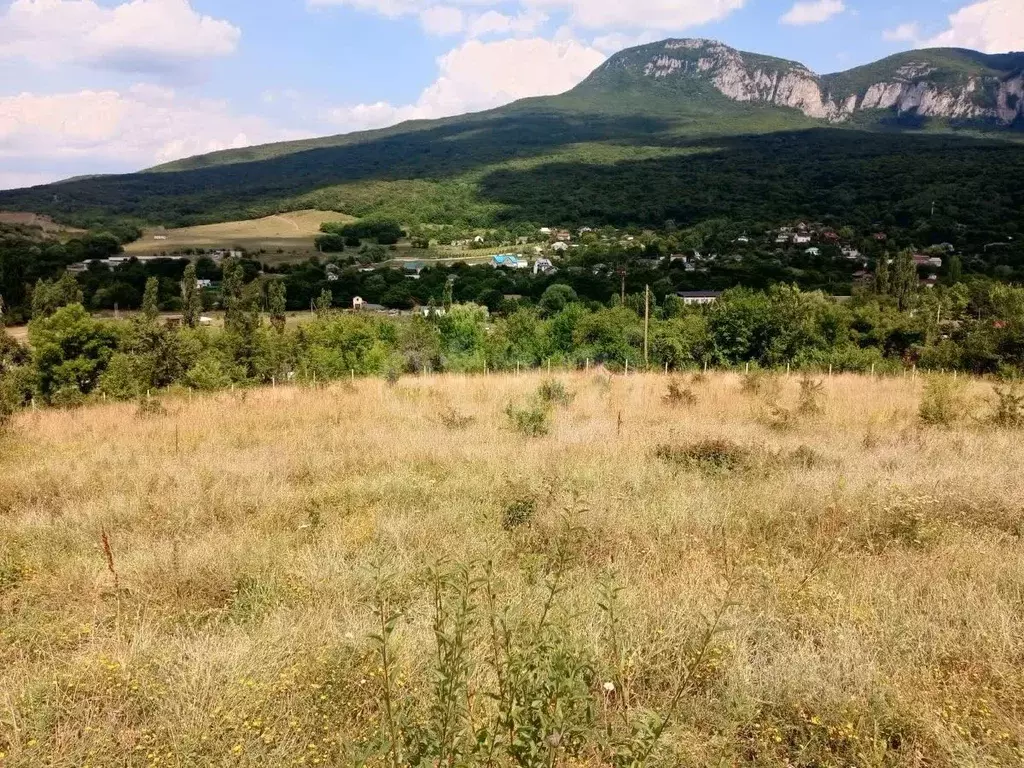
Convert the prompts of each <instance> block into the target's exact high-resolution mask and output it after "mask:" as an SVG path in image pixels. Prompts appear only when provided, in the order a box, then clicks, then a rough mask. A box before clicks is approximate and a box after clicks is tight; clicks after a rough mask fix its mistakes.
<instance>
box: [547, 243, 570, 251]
mask: <svg viewBox="0 0 1024 768" xmlns="http://www.w3.org/2000/svg"><path fill="white" fill-rule="evenodd" d="M551 250H552V251H556V252H558V253H565V252H566V251H568V250H569V244H568V243H565V242H562V241H559V242H557V243H555V244H553V245H552V246H551Z"/></svg>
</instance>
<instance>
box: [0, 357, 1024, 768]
mask: <svg viewBox="0 0 1024 768" xmlns="http://www.w3.org/2000/svg"><path fill="white" fill-rule="evenodd" d="M556 378H558V379H559V380H560V381H561V382H562V383H563V384H564V386H565V388H566V389H567V390H568V393H569V396H567V397H562V393H561V392H560V391H559V388H558V387H557V386H556V387H551V386H548V387H546V388H545V392H546V393H547V395H548V397H549V399H552V400H556V401H558V400H560V401H562V402H563V404H561V405H556V406H553V410H552V411H551V429H550V433H549V434H547V435H546V436H543V437H536V438H530V437H526V436H525V435H523V434H521V433H520V432H519V431H516V430H513V429H511V428H510V419H509V417H508V416H507V415H506V413H505V411H506V408H507V407H508V406H509V404H510V403H511V404H516V406H517V407H520V408H523V407H526V403H527V398H528V396H529V395H530V394H531V393H533V392H535V391H537V390H538V388H539V387H540V386H541V384H542V381H543V377H541V376H539V375H537V374H529V375H523V376H521V377H518V376H490V377H477V378H462V377H424V378H406V379H401V380H400V381H398V382H397V383H395V384H390V385H389V384H388V383H386V382H384V381H381V380H361V381H356V382H355V383H352V384H349V383H347V382H344V383H341V384H338V385H335V386H332V387H327V388H316V389H314V388H297V387H277V388H267V389H260V390H253V391H238V392H234V393H223V394H219V395H211V396H202V397H200V396H198V395H194V396H189V395H188V394H187V393H182V394H181V395H179V396H175V397H165V398H164V399H163V400H162V402H161V403H159V404H154V403H153V402H151V403H149V404H148V405H140V404H137V403H129V404H109V405H99V406H93V407H89V408H85V409H81V410H75V411H58V410H37V411H28V412H23V413H21V414H19V415H17V416H15V418H14V420H13V422H12V424H11V425H10V427H9V430H8V434H7V435H6V436H3V437H0V753H2V754H3V757H2V758H0V765H3V766H4V768H7V767H8V766H19V767H22V766H24V767H26V768H27V767H28V766H33V767H35V766H60V767H62V768H63V767H64V766H68V767H70V766H84V765H90V766H151V765H157V764H159V765H173V766H236V765H237V766H285V765H314V764H315V765H332V766H350V765H374V766H384V765H424V766H426V765H439V764H443V765H450V766H475V765H493V766H531V767H533V766H536V767H537V768H540V767H541V766H564V767H566V768H568V766H594V767H595V768H596V767H597V766H613V765H614V766H625V765H649V766H665V767H666V768H667V767H668V766H692V767H693V768H696V767H697V766H758V767H761V766H772V767H777V768H783V767H784V766H893V767H899V768H903V767H904V766H905V767H906V768H910V767H911V766H922V767H923V766H928V767H929V768H936V767H941V768H954V767H956V766H976V767H980V766H990V765H991V766H1017V765H1021V762H1022V760H1024V546H1022V543H1021V542H1022V536H1024V519H1022V504H1024V493H1022V491H1024V475H1022V474H1021V472H1020V467H1021V465H1022V462H1024V440H1021V439H1020V433H1019V432H1017V431H1012V430H1003V429H996V428H994V427H991V426H988V425H986V424H984V423H982V422H977V423H972V424H971V425H970V426H965V427H958V428H955V429H942V428H930V427H923V426H922V425H921V424H920V422H919V420H918V417H917V409H918V405H919V402H920V399H921V393H922V389H923V386H922V382H921V381H920V380H917V381H915V380H913V379H911V378H899V379H883V380H871V379H868V378H867V377H856V376H843V377H836V378H832V379H827V380H826V381H824V383H823V385H822V388H821V390H820V392H819V393H818V394H816V395H815V396H814V398H812V399H814V400H816V401H817V402H816V404H817V405H819V406H820V410H819V411H816V412H815V409H814V408H810V407H808V408H805V410H804V412H802V413H801V412H798V410H797V402H798V397H799V394H800V384H799V380H798V379H797V378H796V377H793V378H788V379H786V378H780V379H776V380H765V381H764V382H763V386H762V387H761V388H760V390H759V391H757V392H755V391H754V388H753V387H751V386H750V385H749V382H748V383H747V386H744V382H743V379H742V377H740V376H736V375H732V374H714V375H711V376H710V377H708V378H707V379H706V380H703V379H701V378H697V379H692V378H686V379H682V378H681V379H679V380H678V381H679V382H681V384H680V386H679V388H678V389H677V390H676V395H675V396H674V397H671V398H669V399H668V400H666V399H665V396H666V394H667V391H668V390H667V383H668V380H667V379H666V378H665V377H662V376H655V375H640V376H631V377H622V376H616V377H609V376H606V375H604V374H601V373H591V374H582V373H580V374H567V375H561V376H557V377H556ZM991 392H992V387H991V385H989V384H986V383H983V382H974V383H972V384H971V390H970V396H971V397H973V398H975V399H976V400H977V401H979V402H980V401H981V400H982V399H984V398H988V397H990V396H991ZM805 405H806V403H805ZM602 606H603V607H602ZM718 616H720V620H716V617H718ZM374 635H377V639H376V640H375V639H373V636H374ZM650 713H658V714H657V716H658V717H660V718H661V719H660V720H654V719H651V717H654V715H651V714H650ZM644 723H648V724H649V725H647V726H645V725H643V724H644ZM652 733H653V734H656V735H658V736H659V738H656V739H655V738H653V737H652ZM616 755H619V757H616ZM623 756H624V757H623ZM630 760H633V762H630Z"/></svg>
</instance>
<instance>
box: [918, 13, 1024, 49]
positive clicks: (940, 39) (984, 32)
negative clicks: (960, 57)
mask: <svg viewBox="0 0 1024 768" xmlns="http://www.w3.org/2000/svg"><path fill="white" fill-rule="evenodd" d="M919 46H920V47H922V48H945V47H954V48H974V49H976V50H979V51H985V52H986V53H1005V52H1007V51H1019V50H1024V3H1022V2H1021V0H982V1H981V2H979V3H974V4H973V5H968V6H966V7H964V8H961V9H960V10H959V11H957V12H956V13H953V14H951V15H950V17H949V28H948V29H946V30H945V31H944V32H941V33H940V34H938V35H936V36H935V37H932V38H929V39H926V40H921V41H919Z"/></svg>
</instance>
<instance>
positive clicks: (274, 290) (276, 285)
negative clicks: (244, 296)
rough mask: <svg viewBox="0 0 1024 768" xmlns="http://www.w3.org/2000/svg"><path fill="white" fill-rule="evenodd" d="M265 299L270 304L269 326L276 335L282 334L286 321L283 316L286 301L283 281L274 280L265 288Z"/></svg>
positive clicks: (284, 315)
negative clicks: (272, 327)
mask: <svg viewBox="0 0 1024 768" xmlns="http://www.w3.org/2000/svg"><path fill="white" fill-rule="evenodd" d="M267 298H268V301H269V304H270V324H271V325H272V326H274V330H276V331H277V332H278V333H284V328H285V324H286V323H287V321H288V317H287V315H286V314H285V312H286V310H287V306H288V299H287V292H286V289H285V285H284V281H283V280H275V281H274V282H272V283H271V284H270V285H269V286H268V287H267Z"/></svg>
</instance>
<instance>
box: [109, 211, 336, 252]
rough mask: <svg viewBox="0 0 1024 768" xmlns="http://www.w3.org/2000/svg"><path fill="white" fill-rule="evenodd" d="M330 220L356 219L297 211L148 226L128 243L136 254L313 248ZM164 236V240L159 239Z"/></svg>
mask: <svg viewBox="0 0 1024 768" xmlns="http://www.w3.org/2000/svg"><path fill="white" fill-rule="evenodd" d="M328 221H342V222H351V221H355V219H354V218H352V217H351V216H346V215H345V214H343V213H334V212H333V211H294V212H292V213H281V214H277V215H275V216H267V217H266V218H263V219H253V220H251V221H228V222H224V223H223V224H205V225H203V226H198V227H185V228H182V229H162V228H159V229H147V230H146V232H145V234H144V235H143V236H142V238H141V239H140V240H137V241H136V242H134V243H131V244H129V245H127V246H125V252H126V253H129V254H136V255H147V254H149V255H152V254H157V253H163V252H167V253H173V252H177V251H181V250H185V249H190V248H202V249H206V250H210V249H216V248H226V249H230V248H242V249H245V250H247V251H251V252H255V251H259V250H261V249H262V250H267V251H276V250H278V249H282V250H285V251H297V250H298V251H312V250H313V239H314V238H315V237H316V236H317V234H318V233H319V232H320V225H321V224H323V223H325V222H328ZM157 237H163V238H166V239H164V240H157V239H155V238H157Z"/></svg>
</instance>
